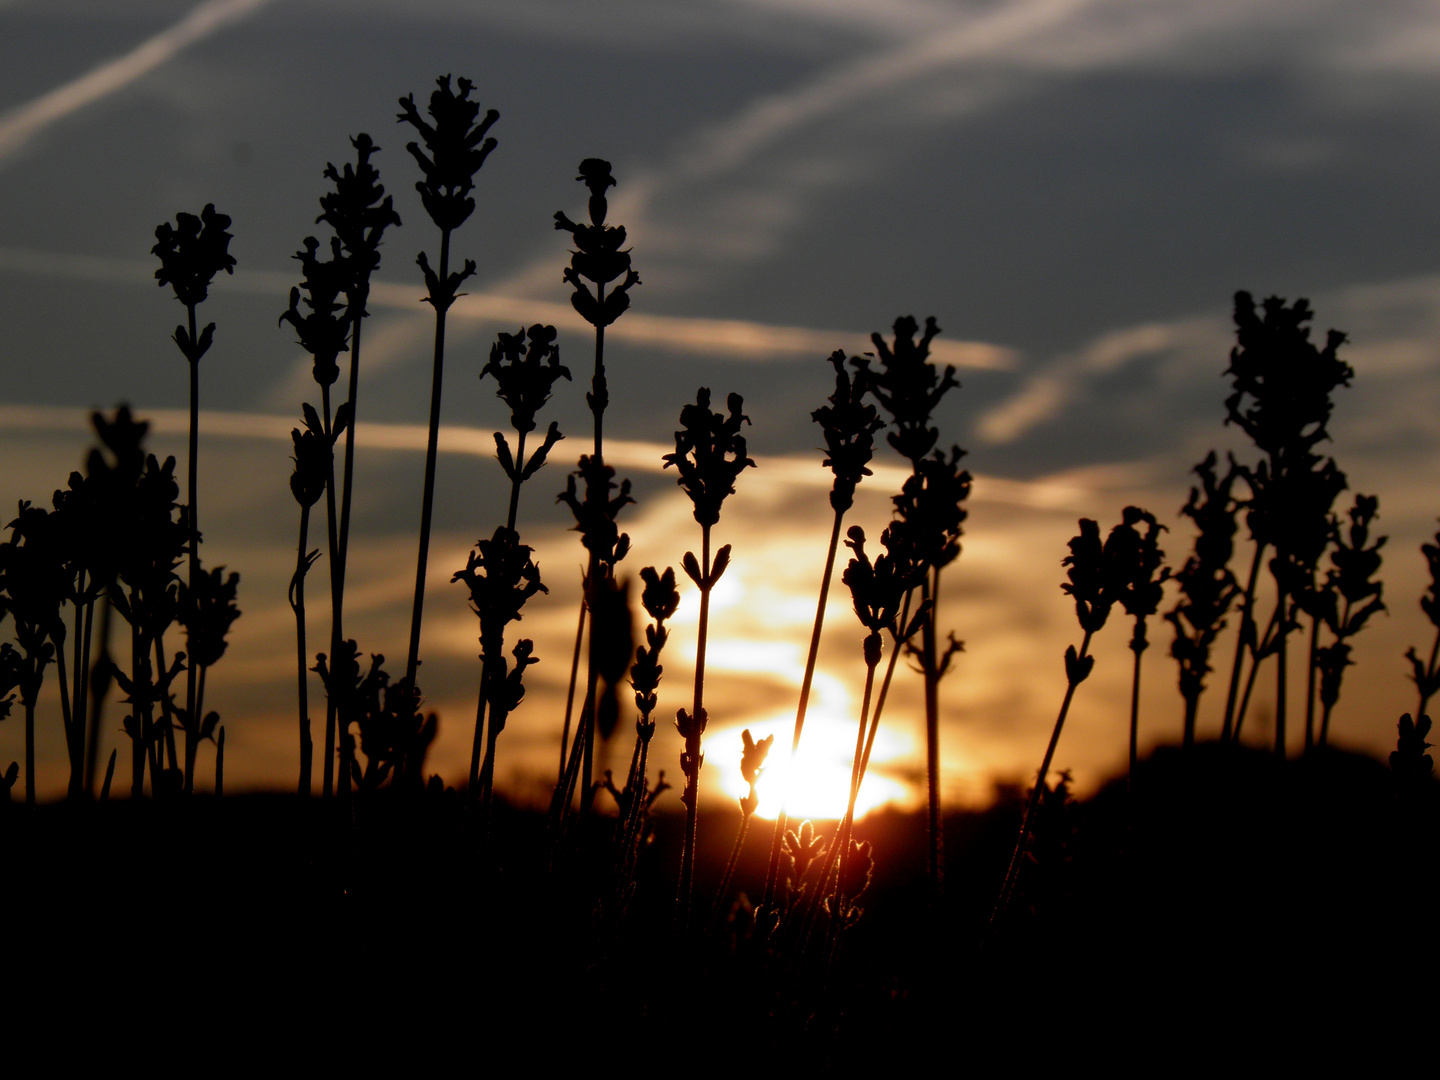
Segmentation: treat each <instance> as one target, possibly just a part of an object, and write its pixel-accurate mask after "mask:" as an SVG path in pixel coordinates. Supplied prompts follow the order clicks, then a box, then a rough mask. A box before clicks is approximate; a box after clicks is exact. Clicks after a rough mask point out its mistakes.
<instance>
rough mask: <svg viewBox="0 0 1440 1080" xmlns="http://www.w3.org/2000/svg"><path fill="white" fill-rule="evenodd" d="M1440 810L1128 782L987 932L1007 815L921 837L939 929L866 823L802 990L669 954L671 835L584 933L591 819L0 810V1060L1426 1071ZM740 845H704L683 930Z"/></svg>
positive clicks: (790, 964) (591, 909)
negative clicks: (853, 910)
mask: <svg viewBox="0 0 1440 1080" xmlns="http://www.w3.org/2000/svg"><path fill="white" fill-rule="evenodd" d="M1437 807H1440V802H1437V795H1436V784H1435V783H1434V782H1433V781H1428V782H1425V783H1417V784H1414V785H1412V786H1411V787H1410V789H1408V790H1403V789H1402V788H1401V786H1399V785H1397V782H1396V778H1395V777H1394V776H1393V775H1392V773H1391V771H1390V770H1389V769H1388V768H1387V767H1385V766H1384V765H1381V764H1380V763H1378V762H1375V761H1373V760H1370V759H1368V758H1363V757H1359V756H1353V755H1346V754H1341V753H1325V754H1321V755H1315V756H1312V757H1310V758H1308V759H1305V760H1299V761H1291V762H1288V763H1280V762H1277V761H1276V760H1274V759H1273V757H1271V756H1270V755H1268V754H1263V753H1258V752H1251V751H1233V750H1231V751H1226V750H1224V749H1222V748H1220V747H1209V746H1202V747H1199V748H1197V749H1196V750H1195V751H1193V752H1191V753H1190V754H1188V755H1187V754H1182V753H1181V752H1179V751H1178V750H1168V751H1160V752H1158V753H1157V754H1156V755H1155V756H1154V757H1153V758H1152V759H1150V760H1149V761H1147V762H1145V763H1144V764H1143V766H1142V769H1141V770H1140V772H1139V774H1138V775H1137V776H1136V778H1135V780H1134V783H1133V788H1132V790H1130V791H1129V792H1127V789H1126V785H1125V783H1124V781H1123V780H1121V781H1118V782H1116V783H1112V784H1111V785H1109V786H1107V787H1106V788H1105V789H1104V790H1103V791H1102V792H1101V793H1100V794H1099V795H1098V796H1096V797H1095V798H1094V799H1092V800H1089V801H1088V802H1085V803H1083V804H1073V803H1072V804H1069V805H1067V806H1066V807H1064V808H1063V809H1062V808H1060V807H1059V806H1058V805H1052V806H1051V807H1050V809H1049V811H1048V812H1047V813H1046V815H1045V816H1044V819H1043V821H1042V823H1041V826H1040V828H1039V832H1038V835H1037V837H1036V839H1035V842H1034V844H1033V845H1032V847H1033V852H1032V857H1031V858H1030V859H1028V860H1027V863H1026V872H1025V876H1024V878H1023V879H1022V886H1021V890H1020V892H1019V893H1018V894H1017V897H1016V900H1015V902H1014V904H1013V905H1012V906H1011V908H1010V910H1009V912H1008V913H1007V915H1006V916H1005V918H1004V919H1003V920H1001V921H1000V922H999V923H998V924H994V925H992V924H991V922H990V915H991V909H992V905H993V903H994V900H995V895H996V891H997V889H998V887H999V883H1000V880H1001V878H1002V877H1003V874H1004V868H1005V864H1006V861H1007V859H1008V857H1009V854H1010V849H1011V846H1012V845H1013V843H1014V839H1015V836H1016V833H1017V831H1018V822H1019V816H1020V803H1019V793H1018V792H1014V793H1009V794H1008V795H1002V798H1001V799H1000V800H999V801H998V802H997V803H996V805H995V806H993V807H992V808H991V809H989V810H987V811H984V812H977V813H964V814H954V815H951V816H950V817H949V818H947V820H946V823H945V851H946V863H945V866H946V877H945V886H944V895H943V899H942V900H941V901H940V902H939V903H938V904H932V903H930V902H929V901H928V900H927V888H926V878H925V854H924V853H925V842H924V840H925V838H924V824H923V820H922V819H920V818H919V817H916V816H912V815H903V814H880V815H876V816H874V817H872V818H871V819H868V820H867V821H866V822H864V823H863V824H862V825H861V826H860V828H859V829H858V830H857V832H858V834H859V835H860V836H861V837H862V838H865V839H869V840H870V841H871V842H872V843H873V845H874V849H875V863H876V876H875V879H874V883H873V884H872V886H871V889H870V891H869V892H868V893H867V894H866V895H865V897H863V900H862V903H863V906H864V908H865V913H864V915H863V917H862V918H861V919H860V921H859V922H858V924H856V926H855V927H854V928H853V929H852V930H851V931H850V932H849V933H848V935H847V936H846V938H845V940H844V943H843V948H842V949H841V951H840V954H839V957H838V959H837V960H836V961H835V962H834V964H833V965H830V966H829V967H828V968H827V967H826V966H825V965H824V964H823V963H820V962H818V961H816V960H815V959H814V958H813V957H811V958H807V957H805V956H802V955H800V954H799V950H797V949H796V948H794V947H793V946H788V947H779V948H776V947H771V946H768V945H767V944H766V942H765V941H764V939H763V935H760V934H758V933H757V932H756V931H755V929H754V925H753V920H752V919H751V918H750V916H749V914H748V910H747V908H746V906H745V903H744V901H741V902H739V903H730V904H726V905H725V906H724V909H723V910H724V912H725V913H726V914H725V915H724V917H722V918H721V919H720V920H719V923H718V925H717V924H712V926H713V927H714V928H712V929H711V930H710V931H709V932H707V933H706V934H704V935H701V936H699V937H684V936H677V935H675V934H674V932H673V930H672V925H671V922H672V912H673V910H674V889H675V881H676V877H677V873H676V866H677V862H678V849H679V838H680V832H681V826H682V824H683V822H682V820H681V819H679V818H677V817H673V816H668V815H662V816H661V817H660V818H659V819H658V820H657V822H656V836H655V840H654V843H653V844H652V845H650V847H649V848H648V849H647V851H646V853H645V855H644V858H643V861H642V864H641V867H640V870H639V872H638V875H637V886H636V891H635V893H634V896H633V898H632V899H631V900H630V902H629V906H628V908H627V909H626V910H625V912H624V915H623V917H622V918H619V919H618V920H617V919H613V918H610V917H607V915H606V913H604V912H600V913H598V914H597V912H596V910H595V902H594V897H595V895H596V891H597V888H596V884H595V883H596V882H597V881H601V880H604V873H603V870H604V865H605V864H604V860H603V858H602V857H600V856H597V855H595V854H594V853H595V852H603V850H604V833H605V830H606V827H607V826H606V823H605V822H604V821H598V822H596V824H595V828H594V835H593V836H591V837H589V838H588V840H584V841H583V842H581V843H580V844H578V845H577V846H575V847H574V848H566V849H562V850H560V851H558V852H555V851H554V850H553V849H552V846H551V844H550V842H549V840H548V839H547V836H546V832H545V822H544V819H543V816H542V815H538V814H534V813H529V812H522V811H518V810H513V809H511V808H507V807H498V808H497V810H496V814H495V818H494V821H493V823H492V827H491V834H490V837H491V838H490V841H489V843H488V846H482V845H480V844H479V842H478V841H477V840H476V838H475V836H474V835H473V833H471V832H468V831H467V828H466V823H465V817H464V814H463V813H462V811H461V804H460V800H459V799H458V798H457V797H455V796H454V794H453V793H451V794H450V795H449V796H447V797H424V798H416V799H412V800H398V799H393V798H382V799H378V800H371V801H369V802H366V801H363V800H356V802H355V803H354V804H353V805H352V807H351V813H350V814H348V815H341V814H337V813H336V812H335V807H334V806H333V805H332V806H326V805H322V804H321V802H320V801H319V800H311V801H306V802H302V801H300V800H298V799H296V798H294V797H290V796H267V795H246V796H228V797H226V798H224V799H219V800H216V799H206V798H197V799H194V800H190V801H188V802H183V803H176V804H172V805H163V804H160V805H157V804H152V803H144V804H135V805H132V804H130V803H128V802H126V801H116V802H112V803H110V804H108V805H103V806H81V807H69V806H64V805H56V806H47V807H42V808H40V810H39V811H37V812H36V813H35V814H33V815H27V814H25V813H24V812H23V811H22V809H21V808H20V807H18V806H12V807H6V808H3V809H4V811H5V812H4V813H0V882H3V892H0V943H3V944H0V965H3V968H0V970H3V980H4V981H3V985H4V987H5V991H4V992H5V996H6V998H8V1000H0V1003H3V1005H4V1014H3V1015H4V1017H5V1018H6V1022H5V1023H4V1025H0V1026H4V1027H8V1028H9V1030H10V1032H11V1033H12V1036H13V1037H7V1038H5V1040H4V1041H5V1042H6V1043H7V1044H8V1045H9V1046H10V1048H11V1049H12V1050H13V1048H14V1046H15V1039H16V1038H18V1039H19V1041H20V1042H21V1043H24V1042H25V1041H26V1040H29V1041H31V1042H36V1041H44V1042H46V1043H48V1044H49V1045H50V1048H51V1049H52V1050H53V1051H54V1052H57V1053H66V1052H68V1053H75V1052H77V1051H80V1052H100V1053H103V1054H105V1055H106V1056H108V1055H110V1054H113V1055H114V1058H115V1060H116V1061H120V1060H126V1059H133V1056H134V1055H136V1054H139V1055H141V1056H142V1057H144V1056H150V1055H157V1054H158V1055H160V1057H159V1058H158V1059H157V1060H158V1061H172V1060H173V1061H175V1062H176V1063H180V1062H186V1061H188V1062H191V1063H194V1064H197V1065H198V1064H200V1063H201V1062H203V1061H206V1060H212V1059H213V1060H228V1059H229V1057H230V1056H232V1055H242V1056H249V1055H255V1056H257V1057H260V1058H264V1057H275V1058H277V1059H278V1058H287V1057H288V1058H289V1059H291V1060H292V1061H294V1062H296V1063H307V1062H308V1063H313V1064H315V1065H316V1066H317V1067H319V1066H321V1065H325V1066H327V1067H328V1066H337V1065H354V1064H361V1065H364V1064H370V1065H378V1064H379V1063H380V1062H381V1061H384V1060H393V1061H396V1062H407V1061H408V1062H416V1063H418V1062H428V1063H430V1064H433V1065H434V1066H436V1067H444V1068H450V1067H460V1066H462V1065H463V1066H464V1067H467V1068H470V1069H473V1070H475V1071H481V1072H484V1071H488V1070H487V1069H485V1068H482V1066H483V1065H484V1064H485V1063H487V1062H488V1063H494V1062H500V1061H503V1062H508V1063H511V1064H513V1065H519V1066H521V1067H522V1068H521V1071H522V1072H526V1073H528V1072H537V1071H538V1072H540V1073H544V1072H545V1071H546V1070H547V1069H548V1068H550V1067H553V1066H555V1065H558V1064H560V1063H568V1062H573V1063H576V1064H578V1065H580V1066H582V1067H585V1068H586V1069H587V1070H595V1071H600V1072H602V1073H608V1072H610V1071H615V1070H618V1071H624V1072H634V1073H637V1074H648V1073H662V1074H663V1073H669V1072H671V1071H673V1069H674V1068H675V1067H677V1066H678V1067H682V1068H685V1069H686V1070H687V1071H689V1072H697V1071H698V1072H700V1073H701V1074H703V1075H712V1074H714V1073H717V1072H725V1073H734V1074H736V1075H745V1074H747V1073H750V1074H756V1075H761V1076H768V1075H781V1074H785V1075H793V1074H795V1073H796V1072H797V1071H799V1070H802V1069H803V1070H807V1071H811V1072H814V1073H818V1074H826V1075H849V1074H851V1073H855V1072H859V1071H860V1070H862V1069H866V1070H870V1069H894V1068H897V1067H899V1068H903V1069H906V1070H907V1071H908V1070H909V1068H910V1067H912V1066H915V1067H919V1066H929V1065H931V1064H935V1065H936V1066H937V1067H943V1068H944V1071H947V1072H950V1071H956V1070H958V1069H959V1068H961V1067H962V1063H964V1062H969V1063H972V1064H973V1063H976V1062H986V1061H989V1062H996V1061H1010V1062H1012V1063H1013V1064H1014V1067H1016V1068H1020V1067H1022V1066H1028V1067H1027V1068H1026V1071H1031V1069H1032V1068H1034V1067H1045V1066H1047V1065H1054V1066H1060V1065H1063V1064H1066V1063H1074V1062H1075V1061H1076V1060H1077V1059H1078V1057H1079V1056H1080V1055H1082V1054H1085V1051H1083V1050H1082V1049H1081V1048H1082V1047H1086V1046H1091V1047H1096V1046H1099V1047H1104V1048H1105V1049H1104V1053H1105V1054H1106V1055H1107V1057H1109V1056H1111V1055H1113V1056H1114V1057H1115V1060H1116V1061H1117V1062H1121V1061H1125V1060H1126V1059H1128V1060H1129V1064H1130V1065H1131V1066H1138V1065H1139V1064H1141V1063H1144V1062H1153V1063H1155V1064H1157V1065H1159V1064H1161V1063H1163V1062H1166V1061H1169V1062H1170V1063H1171V1064H1172V1065H1176V1066H1177V1067H1178V1064H1179V1063H1180V1062H1182V1061H1188V1060H1191V1059H1192V1058H1194V1057H1195V1055H1197V1054H1198V1055H1202V1056H1214V1057H1217V1058H1224V1057H1225V1056H1226V1055H1229V1054H1244V1055H1246V1056H1247V1057H1250V1058H1253V1057H1254V1056H1255V1055H1256V1054H1260V1053H1264V1054H1279V1053H1281V1052H1285V1053H1295V1052H1299V1051H1304V1052H1306V1053H1307V1054H1308V1055H1309V1056H1311V1057H1320V1058H1323V1057H1324V1055H1325V1054H1326V1053H1328V1050H1327V1048H1328V1047H1331V1046H1333V1045H1336V1044H1338V1043H1340V1042H1359V1043H1361V1044H1364V1045H1367V1046H1370V1047H1371V1049H1372V1052H1374V1053H1378V1054H1382V1055H1383V1054H1388V1053H1395V1054H1399V1055H1402V1056H1403V1055H1404V1054H1405V1053H1408V1052H1409V1050H1410V1049H1411V1048H1412V1047H1417V1046H1431V1047H1432V1049H1430V1050H1426V1051H1425V1052H1426V1053H1427V1054H1430V1053H1433V1040H1431V1038H1430V1034H1429V1032H1430V1030H1431V1025H1432V1024H1433V1020H1434V1016H1435V1009H1436V1007H1437V1004H1440V994H1437V990H1436V986H1437V984H1436V972H1437V946H1436V934H1437V918H1440V829H1437V822H1440V814H1437ZM737 822H738V818H729V819H727V818H725V817H724V816H723V815H714V816H712V817H709V818H707V819H703V820H702V842H703V844H704V846H705V847H706V851H705V852H704V853H703V864H702V867H701V869H700V871H699V873H698V876H697V886H696V891H695V896H696V909H697V911H704V912H708V911H709V909H710V907H711V904H712V903H713V898H714V891H715V886H716V882H717V879H718V877H719V874H720V871H721V868H722V866H723V861H724V856H725V854H726V853H727V852H728V849H729V845H730V843H731V841H732V839H733V836H734V829H735V825H736V824H737ZM769 835H770V830H769V827H768V823H765V822H760V821H757V822H756V823H755V828H754V829H753V830H752V832H751V836H750V840H749V842H748V845H747V849H746V856H745V858H744V859H742V862H741V865H740V868H739V870H738V871H737V876H736V890H738V891H741V892H744V893H746V894H747V895H748V897H750V898H754V899H758V894H759V893H760V891H761V889H762V884H763V880H764V868H765V858H766V855H767V853H768V844H769ZM587 852H588V853H590V854H587ZM736 890H732V893H733V892H735V891H736ZM707 922H708V920H707ZM1154 1054H1159V1055H1161V1057H1160V1058H1158V1059H1157V1058H1155V1057H1153V1056H1151V1055H1154ZM177 1055H178V1056H177ZM1087 1056H1088V1055H1087ZM1277 1060H1278V1059H1277ZM1122 1071H1126V1072H1128V1071H1131V1070H1130V1068H1124V1069H1122ZM1160 1071H1162V1072H1165V1071H1168V1068H1162V1069H1160Z"/></svg>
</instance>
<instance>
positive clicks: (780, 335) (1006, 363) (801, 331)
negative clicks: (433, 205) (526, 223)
mask: <svg viewBox="0 0 1440 1080" xmlns="http://www.w3.org/2000/svg"><path fill="white" fill-rule="evenodd" d="M550 269H551V271H552V272H551V273H550V276H551V277H553V276H554V274H553V269H554V268H553V267H551V268H550ZM0 270H10V271H17V272H21V273H39V274H52V275H56V276H61V277H69V278H80V279H82V280H87V281H116V282H130V283H134V284H144V285H153V283H154V273H155V271H154V266H153V264H151V263H150V262H147V261H142V260H139V259H114V258H106V257H101V256H92V255H62V254H56V253H52V252H38V251H27V250H23V249H19V248H0ZM294 284H295V281H294V278H293V276H291V275H287V274H282V273H279V272H275V271H246V270H237V271H235V273H234V275H233V278H230V279H227V280H226V281H225V283H224V285H225V287H226V288H234V289H239V290H242V291H245V292H250V293H257V294H262V295H271V296H284V295H286V294H287V293H288V292H289V290H290V288H291V286H293V285H294ZM420 297H421V292H420V286H419V285H418V284H415V285H402V284H400V283H398V282H382V281H377V282H375V283H374V284H373V285H372V286H371V292H370V307H371V309H372V310H381V309H388V310H392V311H398V312H409V313H416V314H419V313H425V312H427V311H428V309H426V308H424V307H422V305H421V300H420ZM450 317H451V318H455V319H462V320H471V321H474V322H480V323H489V324H492V325H496V326H516V325H519V324H530V323H537V322H538V323H549V324H551V325H554V326H557V327H559V328H560V329H561V330H565V331H569V332H581V333H585V332H588V331H589V324H588V323H587V322H585V321H584V320H583V319H582V318H581V317H580V316H579V315H578V314H577V313H576V311H575V309H574V308H572V307H571V306H570V305H569V304H557V303H553V302H550V301H545V300H531V299H526V298H524V297H521V296H502V295H499V294H497V293H493V292H491V293H472V294H469V295H466V296H462V297H460V298H459V299H458V300H456V302H455V305H454V306H453V307H452V308H451V309H450ZM425 322H426V325H429V324H430V320H429V317H428V315H427V317H426V320H425ZM605 333H606V336H607V337H608V338H610V339H611V340H612V341H623V342H627V343H629V344H632V345H639V346H647V347H652V348H663V349H670V350H672V351H675V352H680V353H686V354H690V355H702V356H712V357H717V358H720V359H729V360H735V361H739V362H759V361H773V360H783V359H794V360H805V361H807V362H808V361H811V360H814V359H815V358H816V357H817V356H825V355H827V354H829V353H831V352H833V351H834V350H835V349H846V350H847V351H849V352H852V353H859V352H866V351H869V350H871V349H872V348H873V345H872V344H871V342H870V339H869V338H868V337H866V336H864V335H862V334H855V333H850V332H847V331H839V330H824V329H813V328H809V327H800V326H780V325H776V324H774V323H761V322H754V321H750V320H745V319H712V318H700V317H694V316H682V315H652V314H647V313H645V312H639V311H630V312H627V313H626V315H625V318H623V319H621V320H620V321H619V322H617V323H615V324H614V325H612V326H610V327H607V328H606V331H605ZM367 340H369V339H367ZM371 344H372V345H373V344H374V343H373V342H371ZM930 352H931V360H932V362H934V363H936V364H954V365H955V366H957V367H962V368H985V369H991V370H999V369H1005V368H1008V367H1010V366H1011V365H1012V364H1013V363H1014V361H1015V353H1014V350H1012V349H1008V348H1006V347H1004V346H1002V345H995V344H991V343H989V342H983V341H947V340H944V339H938V340H936V341H935V342H934V343H933V344H932V345H931V348H930ZM367 358H368V359H369V360H370V361H371V365H370V366H371V367H372V369H373V366H374V363H373V361H374V360H375V355H374V353H373V352H369V351H367Z"/></svg>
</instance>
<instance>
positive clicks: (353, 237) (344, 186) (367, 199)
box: [315, 132, 400, 316]
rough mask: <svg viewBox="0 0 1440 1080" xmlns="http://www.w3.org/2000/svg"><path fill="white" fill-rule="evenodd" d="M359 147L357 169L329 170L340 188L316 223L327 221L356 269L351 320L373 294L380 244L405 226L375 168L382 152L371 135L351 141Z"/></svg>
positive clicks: (327, 198)
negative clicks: (392, 230)
mask: <svg viewBox="0 0 1440 1080" xmlns="http://www.w3.org/2000/svg"><path fill="white" fill-rule="evenodd" d="M350 145H351V146H353V147H354V148H355V164H354V165H349V164H347V165H346V166H345V168H344V169H343V170H340V169H337V168H335V166H334V165H333V164H327V165H326V166H325V179H327V180H329V181H330V182H331V183H333V184H334V185H335V189H334V190H333V191H327V192H326V193H325V194H324V195H322V196H320V216H319V217H317V218H316V219H315V220H316V222H321V221H324V222H327V223H328V224H329V225H330V227H331V228H332V229H334V230H335V235H336V236H337V237H339V239H340V243H341V246H343V247H344V249H345V254H346V256H347V260H346V262H347V265H348V266H349V268H350V271H351V274H350V282H349V284H348V286H347V289H346V292H347V295H348V296H349V298H350V306H351V308H352V311H351V313H350V314H351V315H352V316H355V315H364V314H365V311H364V307H365V297H366V295H367V294H368V292H369V287H370V275H371V274H372V273H373V272H374V271H375V270H376V268H378V267H379V265H380V239H381V237H382V236H383V235H384V234H385V230H386V229H387V228H388V227H389V226H391V225H397V226H398V225H399V224H400V215H399V214H397V213H396V212H395V201H394V199H392V198H391V197H390V196H389V195H386V194H385V188H384V186H383V185H382V184H381V183H380V174H379V173H378V172H377V171H376V169H375V166H374V165H372V164H370V156H371V155H372V154H374V153H376V152H378V151H379V149H380V148H379V147H378V146H376V145H375V143H374V142H373V141H371V139H370V136H369V135H366V134H365V133H364V132H361V133H360V134H359V135H357V136H355V137H354V138H352V139H351V140H350Z"/></svg>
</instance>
